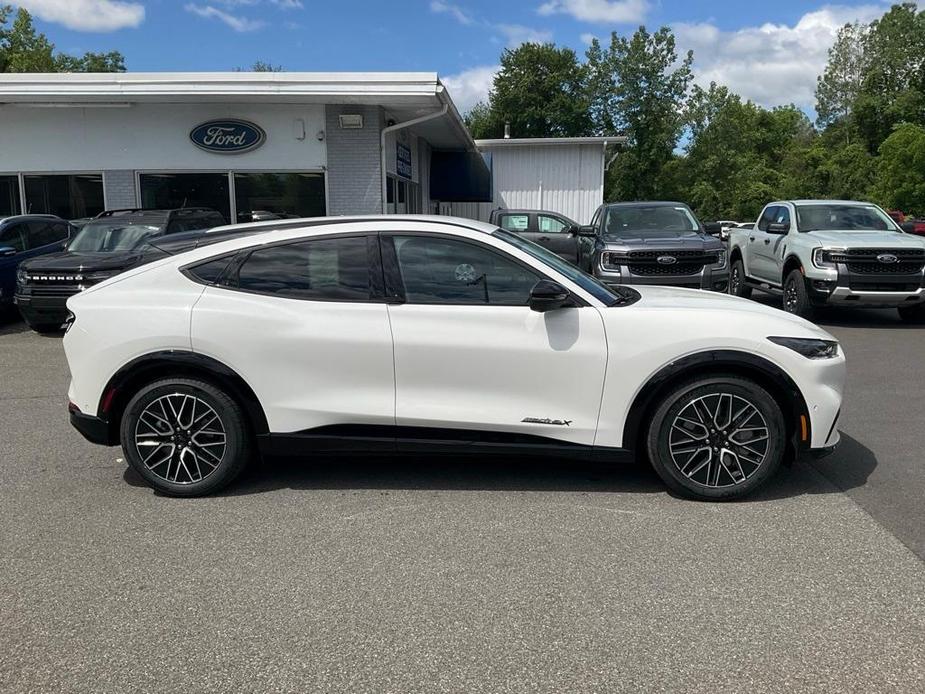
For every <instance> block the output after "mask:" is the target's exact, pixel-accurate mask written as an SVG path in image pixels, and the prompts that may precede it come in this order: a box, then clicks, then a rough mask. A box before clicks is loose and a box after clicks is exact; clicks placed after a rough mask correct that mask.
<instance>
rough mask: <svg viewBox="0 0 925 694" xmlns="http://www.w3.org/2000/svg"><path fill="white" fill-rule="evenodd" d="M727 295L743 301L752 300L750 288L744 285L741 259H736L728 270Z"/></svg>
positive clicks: (743, 270)
mask: <svg viewBox="0 0 925 694" xmlns="http://www.w3.org/2000/svg"><path fill="white" fill-rule="evenodd" d="M729 293H730V294H732V295H733V296H741V297H742V298H743V299H751V298H752V288H751V287H749V286H748V285H747V284H746V283H745V265H744V264H743V263H742V259H741V258H736V259H735V261H734V262H733V263H732V267H731V268H730V269H729Z"/></svg>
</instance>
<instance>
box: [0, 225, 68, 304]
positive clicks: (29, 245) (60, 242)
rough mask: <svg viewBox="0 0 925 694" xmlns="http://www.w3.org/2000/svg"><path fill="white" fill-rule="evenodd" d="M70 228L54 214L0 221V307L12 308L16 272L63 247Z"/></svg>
mask: <svg viewBox="0 0 925 694" xmlns="http://www.w3.org/2000/svg"><path fill="white" fill-rule="evenodd" d="M71 231H72V227H71V226H70V225H69V224H68V223H67V221H66V220H64V219H61V218H60V217H55V216H54V215H47V214H25V215H16V216H13V217H3V218H0V308H2V309H3V310H6V309H7V308H9V307H11V306H12V305H13V294H14V293H15V289H16V272H17V270H18V269H19V266H20V264H21V263H23V262H24V261H26V260H29V259H30V258H36V257H38V256H43V255H47V254H49V253H56V252H58V251H60V250H61V249H62V248H64V244H65V243H67V240H68V238H69V237H70V235H71Z"/></svg>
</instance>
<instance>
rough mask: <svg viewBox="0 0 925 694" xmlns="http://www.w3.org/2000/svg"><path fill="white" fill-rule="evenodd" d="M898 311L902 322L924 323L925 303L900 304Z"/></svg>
mask: <svg viewBox="0 0 925 694" xmlns="http://www.w3.org/2000/svg"><path fill="white" fill-rule="evenodd" d="M898 311H899V317H900V318H901V319H902V321H903V323H911V324H912V325H925V303H921V304H916V305H915V306H901V307H900V308H899V309H898Z"/></svg>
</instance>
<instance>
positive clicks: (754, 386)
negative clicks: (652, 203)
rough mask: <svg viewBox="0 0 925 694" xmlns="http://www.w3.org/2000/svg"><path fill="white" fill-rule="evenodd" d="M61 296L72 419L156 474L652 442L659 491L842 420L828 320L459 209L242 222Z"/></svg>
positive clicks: (614, 456)
mask: <svg viewBox="0 0 925 694" xmlns="http://www.w3.org/2000/svg"><path fill="white" fill-rule="evenodd" d="M247 230H251V232H253V231H255V230H259V231H260V233H250V234H247V233H246V232H247ZM68 308H69V309H70V311H71V313H72V314H73V317H72V321H71V324H70V326H69V330H68V332H67V334H66V335H65V338H64V347H65V351H66V353H67V358H68V362H69V365H70V369H71V376H72V380H71V385H70V390H69V397H70V405H69V409H70V416H71V421H72V423H73V424H74V426H75V427H76V428H77V429H78V430H79V431H80V432H81V433H82V434H83V435H84V436H85V437H86V438H88V439H89V440H90V441H93V442H95V443H99V444H103V445H116V444H119V443H121V445H122V447H123V450H124V452H125V457H126V459H127V460H128V462H129V463H130V465H131V466H132V467H133V468H134V469H135V470H136V471H137V472H138V473H139V474H140V475H141V476H142V477H143V478H144V479H145V480H146V481H147V482H148V484H150V485H151V486H152V487H155V488H156V489H158V490H160V491H162V492H164V493H167V494H174V495H189V496H192V495H198V494H205V493H208V492H212V491H215V490H217V489H219V488H221V487H224V486H225V485H227V484H228V483H230V482H231V481H232V480H233V479H234V478H235V476H236V475H237V474H238V473H239V472H240V471H241V469H242V468H243V467H244V466H245V464H246V463H247V461H248V460H249V459H250V458H251V457H252V456H254V455H256V454H257V453H258V452H259V453H260V454H263V455H285V454H290V455H291V454H296V455H310V454H311V453H312V452H330V451H332V450H341V451H344V450H347V451H350V452H352V453H354V454H356V453H360V452H363V451H367V450H373V449H376V450H382V449H386V450H392V451H408V450H418V451H420V450H428V451H440V450H444V451H454V452H459V451H461V450H462V451H471V452H473V453H475V452H486V451H503V452H505V453H507V452H516V453H521V454H528V455H541V454H556V455H562V456H581V455H592V456H596V457H600V458H602V459H605V460H614V461H616V460H620V459H627V458H632V457H633V456H639V457H648V459H649V460H650V461H651V462H652V464H653V465H654V467H655V469H656V470H657V471H658V474H659V475H660V476H661V477H662V479H663V480H664V481H665V483H666V484H667V485H668V486H669V487H671V488H672V489H674V490H675V491H677V492H680V493H683V494H686V495H688V496H692V497H696V498H702V499H729V498H734V497H739V496H742V495H744V494H746V493H748V492H751V491H753V490H755V489H756V488H758V487H759V486H760V485H761V484H762V483H764V482H765V481H766V480H767V479H768V478H769V477H770V476H771V475H772V474H773V473H774V471H775V469H776V468H777V467H778V465H779V464H780V463H781V461H783V460H786V459H794V458H798V457H801V456H803V455H805V454H808V453H816V454H820V453H823V452H828V451H830V450H831V449H832V448H833V447H834V446H835V444H836V443H837V442H838V438H839V435H838V431H837V428H836V425H837V420H838V413H839V408H840V405H841V399H842V388H843V383H844V379H845V358H844V355H843V353H842V350H841V348H840V347H839V345H838V343H837V342H836V341H835V340H834V339H833V338H832V336H831V335H829V334H828V333H826V332H825V331H823V330H821V329H819V328H817V327H816V326H814V325H812V324H811V323H808V322H806V321H805V320H802V319H800V318H797V317H795V316H791V315H788V314H786V313H783V312H781V311H778V310H776V309H772V308H768V307H765V306H761V305H758V304H755V303H753V302H750V301H747V300H744V299H739V298H736V297H730V296H726V295H719V294H713V293H707V292H701V291H698V290H693V289H667V288H662V287H637V288H631V287H614V288H610V287H607V286H606V285H604V284H602V283H600V282H599V281H598V280H595V279H594V278H592V277H590V276H588V275H586V274H584V273H583V272H581V271H579V270H577V269H576V268H574V267H572V266H571V265H569V264H567V263H566V262H564V261H562V260H561V259H559V258H558V257H557V256H555V255H553V254H552V253H550V252H548V251H546V250H544V249H543V248H541V247H539V246H537V245H534V244H532V243H530V242H529V241H525V240H524V239H522V238H520V237H518V236H517V235H515V234H512V233H510V232H507V231H503V230H500V229H498V228H497V227H494V226H490V225H487V224H482V223H479V222H473V221H470V220H463V219H453V218H447V217H422V216H412V217H401V216H387V217H372V218H370V217H367V218H332V219H319V220H298V221H292V220H286V221H277V222H266V223H263V224H257V225H246V226H242V231H241V235H237V236H234V238H231V239H230V240H223V241H221V242H219V243H215V244H213V245H209V246H206V247H202V248H198V249H196V250H192V251H188V252H184V253H181V254H179V255H175V256H171V257H167V258H164V259H162V260H159V261H157V262H155V263H152V264H150V265H146V266H143V267H140V268H137V269H134V270H130V271H128V272H126V273H124V274H122V275H119V276H117V277H115V278H113V279H110V280H108V281H106V282H103V283H102V284H99V285H97V286H94V287H92V288H90V289H88V290H87V291H85V292H83V293H81V294H79V295H77V296H74V297H73V298H71V299H70V300H69V301H68Z"/></svg>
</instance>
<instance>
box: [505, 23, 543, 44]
mask: <svg viewBox="0 0 925 694" xmlns="http://www.w3.org/2000/svg"><path fill="white" fill-rule="evenodd" d="M495 29H496V30H497V31H499V32H500V33H501V34H503V35H504V37H505V38H506V39H507V45H508V48H516V47H517V46H519V45H520V44H522V43H547V42H549V41H552V32H551V31H544V30H541V29H531V28H530V27H525V26H523V25H521V24H496V25H495Z"/></svg>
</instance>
